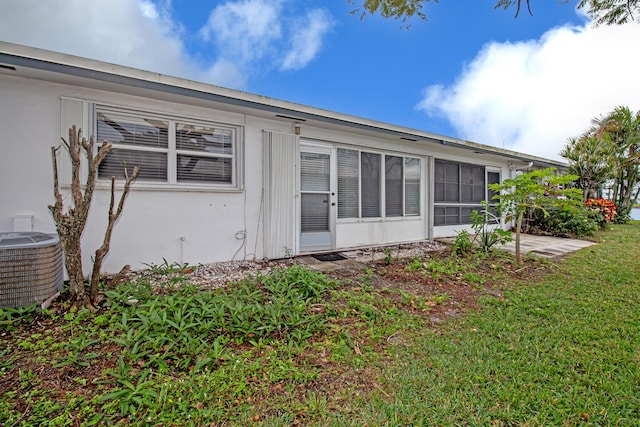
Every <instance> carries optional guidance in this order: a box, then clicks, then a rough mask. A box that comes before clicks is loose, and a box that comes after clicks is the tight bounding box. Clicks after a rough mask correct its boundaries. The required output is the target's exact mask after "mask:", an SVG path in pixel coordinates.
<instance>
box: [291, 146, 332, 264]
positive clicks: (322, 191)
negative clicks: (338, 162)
mask: <svg viewBox="0 0 640 427" xmlns="http://www.w3.org/2000/svg"><path fill="white" fill-rule="evenodd" d="M333 152H334V151H333V148H331V147H324V146H316V145H305V144H301V145H300V210H299V212H300V252H301V253H305V252H313V251H326V250H332V249H334V248H335V240H336V239H335V228H336V194H335V188H334V183H333V181H334V179H333V177H334V175H335V173H334V162H333V157H334V154H333Z"/></svg>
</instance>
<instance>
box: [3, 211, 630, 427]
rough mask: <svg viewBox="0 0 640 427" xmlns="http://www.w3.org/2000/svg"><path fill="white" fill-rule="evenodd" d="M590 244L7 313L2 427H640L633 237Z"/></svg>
mask: <svg viewBox="0 0 640 427" xmlns="http://www.w3.org/2000/svg"><path fill="white" fill-rule="evenodd" d="M599 239H600V242H601V244H599V245H596V246H592V247H590V248H587V249H584V250H582V251H579V252H576V253H573V254H571V255H569V256H567V257H565V258H563V259H562V260H560V261H558V262H556V261H554V262H548V261H541V260H528V261H527V267H525V268H524V269H521V268H520V267H518V266H515V265H514V263H513V259H512V258H511V256H508V255H504V254H503V255H494V256H490V257H482V256H470V257H468V258H458V257H449V256H446V255H443V256H442V257H437V256H432V257H430V258H428V259H426V258H425V259H414V260H406V261H404V263H403V261H401V260H388V261H390V262H391V264H392V265H390V266H389V267H387V266H381V265H380V266H371V268H367V269H366V270H364V271H363V272H362V274H360V275H356V276H354V277H351V278H345V277H341V278H339V280H336V279H335V278H327V277H325V276H323V275H320V274H319V273H316V272H313V271H309V270H307V269H305V268H302V267H293V268H289V269H285V270H277V271H276V272H275V273H273V274H270V275H268V276H261V277H258V278H257V279H255V280H252V281H246V282H243V283H241V284H239V285H236V286H233V287H229V288H227V289H223V290H218V291H213V292H211V291H210V292H203V291H198V290H196V289H195V288H194V287H192V286H190V285H189V284H188V283H187V281H186V280H187V279H186V278H185V277H183V276H182V275H181V274H177V275H175V274H173V275H172V276H171V277H172V278H171V279H169V280H167V282H166V285H165V287H164V288H163V289H162V292H157V289H155V290H154V289H153V288H152V287H151V286H150V284H149V283H148V282H146V281H144V280H140V281H137V282H134V283H127V284H125V285H122V286H120V287H118V288H116V289H111V290H107V291H106V295H107V302H108V306H107V307H104V308H103V309H101V310H100V311H98V312H96V313H89V312H86V311H79V312H74V311H65V310H64V309H61V310H59V311H57V312H55V311H50V312H44V313H39V314H38V313H34V312H33V311H29V310H22V312H19V311H16V310H5V311H4V312H3V313H2V316H1V317H0V319H1V322H0V375H1V376H0V425H4V426H32V425H33V426H47V425H49V426H67V425H68V426H75V425H83V426H84V425H113V424H117V423H120V424H122V425H134V426H142V425H162V426H166V425H169V426H170V425H174V426H183V425H193V426H223V425H224V426H227V425H228V426H234V425H238V426H243V425H255V426H286V425H317V426H330V425H335V426H348V425H352V426H365V425H367V426H450V425H459V426H578V425H586V426H588V425H592V426H608V425H611V426H640V257H639V256H638V255H639V254H640V223H639V222H634V223H632V224H631V225H623V226H613V227H611V230H609V231H606V232H603V233H602V234H601V235H600V236H599ZM165 267H166V268H165V269H164V270H168V269H170V268H169V267H171V266H165ZM156 269H157V273H158V274H163V273H175V271H164V270H163V268H160V267H157V268H156ZM394 269H395V270H394ZM402 274H404V275H402ZM409 274H411V275H413V276H409ZM414 279H415V280H414ZM487 289H491V290H493V291H492V292H487V291H486V290H487ZM463 291H464V292H463ZM463 294H464V295H466V296H474V298H476V299H474V300H473V301H472V302H469V301H467V302H464V299H462V298H461V296H463ZM132 300H135V301H136V302H135V304H134V305H130V303H131V302H132ZM476 307H477V308H479V309H475V308H476ZM62 308H64V307H62ZM451 312H453V313H464V314H463V315H461V316H459V315H458V314H456V315H455V316H449V317H447V319H448V320H446V321H444V322H437V323H434V321H433V319H434V317H435V316H436V315H437V316H439V317H443V316H444V315H443V313H451Z"/></svg>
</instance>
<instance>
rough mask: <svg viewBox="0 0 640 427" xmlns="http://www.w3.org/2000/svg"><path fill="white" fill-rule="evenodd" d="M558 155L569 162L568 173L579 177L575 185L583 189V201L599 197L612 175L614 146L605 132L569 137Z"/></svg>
mask: <svg viewBox="0 0 640 427" xmlns="http://www.w3.org/2000/svg"><path fill="white" fill-rule="evenodd" d="M560 155H561V156H562V157H564V158H565V159H567V161H568V162H569V173H570V174H573V175H578V176H579V177H580V178H578V180H577V181H576V187H578V188H580V189H581V190H582V191H583V199H584V200H583V201H587V199H591V198H597V197H599V196H600V194H601V190H602V187H603V185H604V184H605V183H606V182H607V181H608V180H610V179H612V178H613V177H614V175H613V173H614V170H615V169H614V166H615V146H614V144H613V143H612V141H611V139H610V138H609V137H608V135H607V134H604V135H603V136H600V135H596V134H585V135H583V136H581V137H580V138H570V139H569V140H568V141H567V145H565V147H564V148H563V149H562V151H561V152H560Z"/></svg>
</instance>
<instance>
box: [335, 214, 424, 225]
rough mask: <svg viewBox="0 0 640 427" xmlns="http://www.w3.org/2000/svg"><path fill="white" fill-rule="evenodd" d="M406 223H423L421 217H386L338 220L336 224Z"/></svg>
mask: <svg viewBox="0 0 640 427" xmlns="http://www.w3.org/2000/svg"><path fill="white" fill-rule="evenodd" d="M407 221H423V218H422V216H420V215H416V216H398V217H386V218H339V219H338V220H337V223H338V224H360V223H375V222H407Z"/></svg>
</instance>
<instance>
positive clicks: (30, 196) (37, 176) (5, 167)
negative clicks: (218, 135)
mask: <svg viewBox="0 0 640 427" xmlns="http://www.w3.org/2000/svg"><path fill="white" fill-rule="evenodd" d="M61 97H73V98H80V99H86V100H93V101H99V102H103V103H113V104H115V105H121V106H126V107H129V108H136V109H141V110H143V111H145V110H153V111H157V112H160V113H161V112H166V113H170V114H179V115H181V116H185V117H192V118H203V119H207V120H213V121H218V122H222V123H232V124H241V125H244V126H245V141H244V144H245V150H244V163H245V174H244V182H245V190H244V191H188V192H185V191H158V190H145V189H141V187H144V185H142V184H136V183H134V186H133V190H132V191H131V192H130V194H129V197H128V199H127V202H126V204H125V208H124V211H123V215H122V216H121V218H120V220H119V222H118V223H117V225H116V227H115V229H114V234H113V238H112V245H111V250H110V253H109V255H108V257H107V259H106V260H105V263H104V270H105V271H108V272H113V271H118V270H119V269H120V268H121V267H122V266H123V265H125V264H131V265H132V266H133V267H134V268H142V267H143V266H144V263H156V264H158V263H162V262H163V259H166V260H167V261H168V262H188V263H191V264H197V263H208V262H214V261H222V260H230V259H232V258H233V257H234V255H235V259H243V258H244V257H246V258H248V259H252V258H254V257H255V258H261V257H262V240H261V234H260V233H258V227H259V225H260V226H261V224H260V219H259V212H260V203H261V197H260V196H261V189H262V187H261V181H262V169H261V161H262V160H261V159H262V152H261V144H262V134H261V128H260V127H258V126H259V124H257V125H252V124H251V123H246V118H245V117H244V116H243V115H239V114H230V113H225V112H222V111H214V110H210V109H204V108H196V107H190V106H188V105H184V104H175V103H167V102H158V101H154V100H150V99H144V98H138V97H133V96H128V95H122V94H115V93H110V92H104V91H98V90H93V89H86V88H80V87H73V86H66V85H60V84H51V83H45V82H41V81H36V80H30V79H23V78H14V77H7V76H1V75H0V129H2V135H3V136H2V153H3V154H2V160H1V161H0V194H1V195H2V203H1V204H0V231H12V230H13V217H14V216H15V215H22V214H27V215H33V217H34V223H33V224H34V227H33V228H34V231H42V232H46V233H53V232H55V224H54V222H53V219H52V217H51V214H50V213H49V211H48V209H47V205H48V204H51V203H53V201H54V200H53V172H52V164H51V154H50V147H51V146H52V145H57V144H58V143H59V139H58V135H60V99H61ZM109 196H110V192H109V191H108V189H107V187H106V186H104V185H103V186H102V187H100V188H99V189H98V190H96V192H95V194H94V202H93V204H92V207H91V212H90V217H89V220H88V222H87V227H86V229H85V233H84V235H83V250H84V264H85V270H86V271H88V268H89V266H90V257H91V255H92V254H93V252H94V251H95V249H96V248H97V247H98V246H99V245H100V244H101V242H102V238H103V235H104V229H105V226H106V221H107V216H106V215H107V213H106V212H107V208H108V203H109ZM243 238H244V239H245V240H243ZM243 243H244V246H243ZM236 252H237V253H236Z"/></svg>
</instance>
